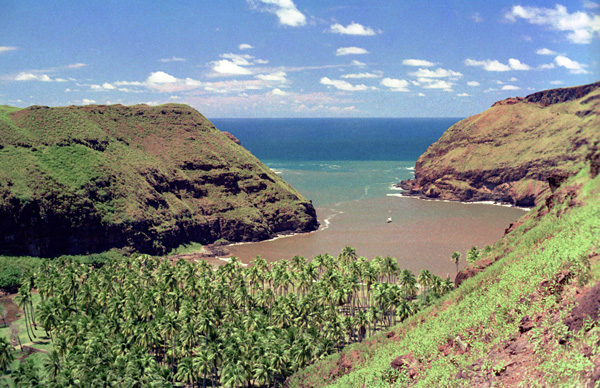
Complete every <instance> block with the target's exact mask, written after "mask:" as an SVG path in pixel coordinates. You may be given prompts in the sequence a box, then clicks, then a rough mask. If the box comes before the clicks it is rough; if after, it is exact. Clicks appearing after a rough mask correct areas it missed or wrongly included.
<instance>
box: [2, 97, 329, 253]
mask: <svg viewBox="0 0 600 388" xmlns="http://www.w3.org/2000/svg"><path fill="white" fill-rule="evenodd" d="M317 227H318V222H317V219H316V214H315V210H314V208H313V206H312V204H311V203H310V202H309V201H307V200H306V199H304V198H303V197H302V196H301V195H300V194H299V193H298V192H297V191H296V190H294V189H293V188H292V187H291V186H289V185H288V184H287V183H286V182H284V181H283V180H282V179H281V178H280V177H278V176H277V175H276V174H274V173H273V172H272V171H271V170H270V169H269V168H268V167H266V166H265V165H263V164H262V163H260V161H258V160H257V159H256V158H255V157H253V156H252V155H251V154H250V153H249V152H248V151H247V150H246V149H244V148H243V147H242V146H240V145H239V141H237V139H235V138H233V136H231V135H228V134H224V133H222V132H220V131H219V130H218V129H216V128H215V127H214V126H213V125H212V124H211V123H210V121H208V120H207V119H206V118H205V117H204V116H202V115H201V114H200V113H198V112H197V111H195V110H194V109H192V108H190V107H188V106H185V105H176V104H169V105H162V106H156V107H150V106H146V105H137V106H129V107H126V106H122V105H112V106H103V105H89V106H84V107H77V106H70V107H60V108H49V107H42V106H32V107H30V108H26V109H19V108H12V107H7V106H0V251H1V252H5V253H11V254H27V255H41V256H52V255H58V254H65V253H69V254H78V253H86V252H94V251H102V250H106V249H108V248H111V247H132V248H134V249H136V250H138V251H141V252H148V253H157V254H158V253H163V252H165V251H166V250H168V249H170V248H172V247H175V246H177V245H179V244H181V243H187V242H192V241H195V242H201V243H212V242H214V241H216V240H218V239H225V240H228V241H232V242H233V241H257V240H261V239H266V238H270V237H272V236H274V235H275V234H278V233H284V232H303V231H311V230H315V229H316V228H317Z"/></svg>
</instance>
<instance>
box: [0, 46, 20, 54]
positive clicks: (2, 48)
mask: <svg viewBox="0 0 600 388" xmlns="http://www.w3.org/2000/svg"><path fill="white" fill-rule="evenodd" d="M16 49H17V48H16V47H14V46H0V54H2V53H5V52H8V51H13V50H16Z"/></svg>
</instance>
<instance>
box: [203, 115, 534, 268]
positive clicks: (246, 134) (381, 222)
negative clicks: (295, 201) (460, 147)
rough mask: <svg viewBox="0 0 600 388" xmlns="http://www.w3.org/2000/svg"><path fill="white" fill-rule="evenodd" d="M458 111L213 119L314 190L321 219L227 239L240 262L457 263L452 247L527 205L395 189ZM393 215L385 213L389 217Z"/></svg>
mask: <svg viewBox="0 0 600 388" xmlns="http://www.w3.org/2000/svg"><path fill="white" fill-rule="evenodd" d="M458 120H459V119H458V118H444V119H439V118H434V119H426V118H418V119H404V118H399V119H362V118H361V119H213V120H211V121H212V122H213V123H214V124H215V126H216V127H217V128H219V129H220V130H223V131H228V132H230V133H232V134H233V135H234V136H236V137H237V138H238V139H239V140H240V141H241V142H242V145H243V146H244V147H246V148H247V149H248V150H249V151H250V152H252V153H253V154H254V155H255V156H257V157H258V158H259V159H260V160H261V161H263V163H265V164H266V165H267V166H269V167H270V168H271V169H273V170H274V171H275V172H277V173H278V174H279V175H280V176H281V177H282V178H283V179H284V180H286V181H287V182H289V183H290V184H291V185H292V186H294V187H295V188H296V189H297V190H298V191H300V193H302V195H303V196H305V197H306V198H307V199H309V200H311V201H312V202H313V204H314V205H315V208H316V210H317V215H318V218H319V222H320V223H321V228H320V229H319V230H318V231H316V232H312V233H306V234H298V235H293V236H284V237H279V238H276V239H274V240H269V241H263V242H258V243H243V244H235V245H232V246H230V247H229V250H230V252H231V254H232V255H233V256H236V257H238V258H239V259H240V260H241V261H242V262H243V263H248V262H249V261H250V260H251V259H252V258H254V257H256V256H257V255H261V256H262V257H264V258H265V259H266V260H268V261H274V260H279V259H290V258H291V257H293V256H295V255H300V256H304V257H307V258H312V257H314V256H315V255H317V254H324V253H329V254H332V255H337V254H338V253H339V252H340V251H341V250H342V249H343V248H344V247H345V246H346V245H349V246H352V247H354V248H356V249H357V252H358V254H359V255H360V256H365V257H367V258H373V257H375V256H392V257H395V258H397V259H398V262H399V264H400V266H401V267H402V268H408V269H410V270H411V271H413V272H418V271H420V270H421V269H423V268H427V269H429V270H431V271H432V272H434V273H436V274H438V275H440V276H447V275H450V274H454V273H455V272H456V267H455V266H454V264H453V263H452V262H451V261H450V256H451V254H452V253H453V252H454V251H461V252H463V255H464V253H465V252H466V250H468V249H469V248H470V247H471V246H473V245H476V246H479V247H483V246H484V245H487V244H492V243H493V242H494V241H496V240H498V239H499V238H500V237H502V235H503V233H504V229H505V228H507V227H508V225H509V224H510V223H511V222H514V221H515V220H516V219H518V218H519V217H520V216H522V215H524V214H525V212H524V211H523V210H522V209H517V208H508V207H503V206H495V205H489V204H462V203H456V202H442V201H425V200H421V199H417V198H406V197H401V196H400V191H399V190H397V189H396V188H394V186H393V185H394V184H395V183H397V182H399V181H400V180H403V179H409V178H412V177H413V176H414V164H415V161H416V159H417V158H418V156H419V155H421V154H422V153H423V152H424V151H425V150H426V149H427V147H428V146H429V145H431V144H433V143H434V142H435V141H436V140H437V139H438V138H439V137H440V136H441V135H442V134H443V132H444V131H445V130H446V129H447V128H448V127H449V126H451V125H452V124H454V123H455V122H456V121H458ZM389 218H391V219H392V222H391V223H388V222H387V221H388V219H389Z"/></svg>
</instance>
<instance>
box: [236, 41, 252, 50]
mask: <svg viewBox="0 0 600 388" xmlns="http://www.w3.org/2000/svg"><path fill="white" fill-rule="evenodd" d="M238 48H239V49H240V50H250V49H253V48H254V47H252V46H251V45H249V44H248V43H242V44H240V45H239V46H238Z"/></svg>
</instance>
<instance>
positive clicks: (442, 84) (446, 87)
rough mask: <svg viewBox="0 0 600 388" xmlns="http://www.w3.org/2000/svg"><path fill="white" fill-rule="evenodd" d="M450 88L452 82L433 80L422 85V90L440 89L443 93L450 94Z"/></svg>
mask: <svg viewBox="0 0 600 388" xmlns="http://www.w3.org/2000/svg"><path fill="white" fill-rule="evenodd" d="M452 86H454V83H452V82H448V81H443V80H433V82H430V83H428V84H426V85H423V89H442V90H443V91H445V92H451V91H452Z"/></svg>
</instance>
